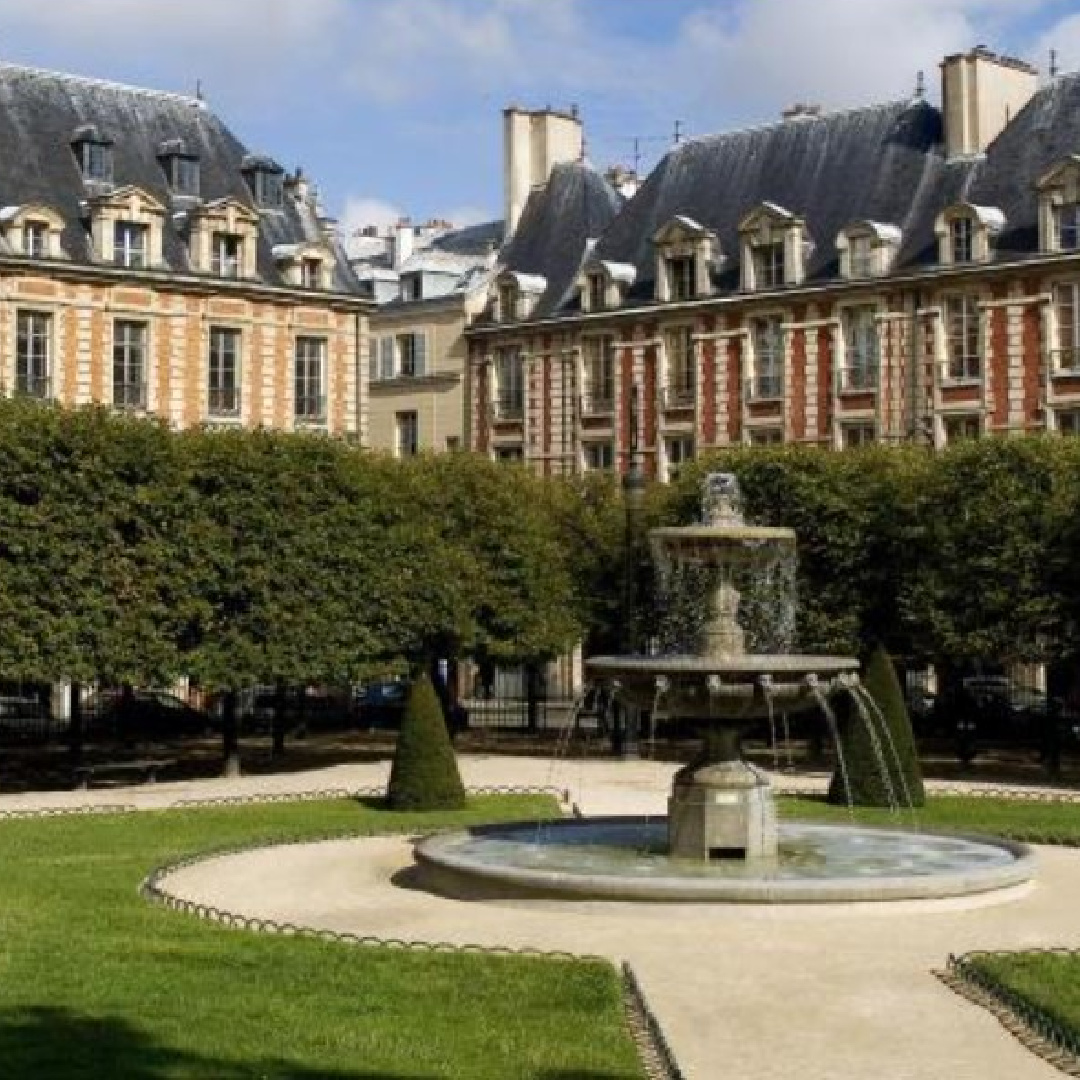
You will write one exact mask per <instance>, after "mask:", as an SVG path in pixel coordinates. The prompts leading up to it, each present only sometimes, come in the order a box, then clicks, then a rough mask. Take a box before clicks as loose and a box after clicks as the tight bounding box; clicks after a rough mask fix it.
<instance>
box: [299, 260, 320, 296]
mask: <svg viewBox="0 0 1080 1080" xmlns="http://www.w3.org/2000/svg"><path fill="white" fill-rule="evenodd" d="M322 278H323V264H322V259H301V260H300V285H301V288H304V289H321V288H322Z"/></svg>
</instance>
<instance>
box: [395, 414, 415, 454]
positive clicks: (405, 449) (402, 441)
mask: <svg viewBox="0 0 1080 1080" xmlns="http://www.w3.org/2000/svg"><path fill="white" fill-rule="evenodd" d="M395 421H396V426H397V452H398V457H414V456H415V455H416V454H418V453H419V452H420V424H419V422H418V420H417V416H416V413H415V412H399V413H398V414H397V416H396V417H395Z"/></svg>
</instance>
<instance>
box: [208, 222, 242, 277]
mask: <svg viewBox="0 0 1080 1080" xmlns="http://www.w3.org/2000/svg"><path fill="white" fill-rule="evenodd" d="M210 243H211V251H210V271H211V273H214V274H217V275H218V277H227V278H235V277H239V276H240V270H241V267H242V266H243V262H244V239H243V237H241V236H237V235H236V233H227V232H216V233H214V235H213V238H212V239H211V241H210Z"/></svg>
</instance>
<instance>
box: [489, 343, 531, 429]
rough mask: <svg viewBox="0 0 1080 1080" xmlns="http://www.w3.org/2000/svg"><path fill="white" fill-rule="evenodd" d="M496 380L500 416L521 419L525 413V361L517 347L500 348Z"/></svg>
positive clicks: (497, 358) (505, 418)
mask: <svg viewBox="0 0 1080 1080" xmlns="http://www.w3.org/2000/svg"><path fill="white" fill-rule="evenodd" d="M495 381H496V384H497V385H496V390H497V394H498V397H497V399H496V410H497V414H498V416H499V417H500V418H501V419H503V420H518V419H520V418H521V417H522V416H523V415H524V414H525V361H524V358H523V357H522V355H521V353H520V352H518V350H517V349H500V350H499V353H498V355H497V357H496V359H495Z"/></svg>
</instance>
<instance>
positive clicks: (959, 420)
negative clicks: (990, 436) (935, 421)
mask: <svg viewBox="0 0 1080 1080" xmlns="http://www.w3.org/2000/svg"><path fill="white" fill-rule="evenodd" d="M944 429H945V442H946V443H947V444H950V445H951V444H952V443H956V442H965V441H966V440H968V439H977V438H978V437H979V436H980V435H981V434H982V421H981V420H980V419H979V417H977V416H947V417H946V418H945V421H944Z"/></svg>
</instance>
